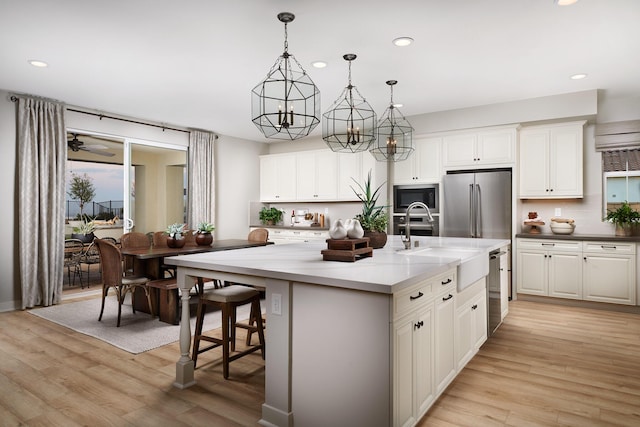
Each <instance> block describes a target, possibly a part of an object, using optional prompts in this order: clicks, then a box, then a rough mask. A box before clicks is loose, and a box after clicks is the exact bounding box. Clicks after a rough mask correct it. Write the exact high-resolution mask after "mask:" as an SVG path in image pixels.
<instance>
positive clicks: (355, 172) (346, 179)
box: [338, 153, 366, 201]
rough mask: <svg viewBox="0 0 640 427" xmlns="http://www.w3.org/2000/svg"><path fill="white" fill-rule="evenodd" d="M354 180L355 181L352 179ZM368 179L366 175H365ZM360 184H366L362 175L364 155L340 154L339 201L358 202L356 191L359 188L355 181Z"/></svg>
mask: <svg viewBox="0 0 640 427" xmlns="http://www.w3.org/2000/svg"><path fill="white" fill-rule="evenodd" d="M352 178H353V179H352ZM365 178H366V174H365ZM354 179H355V180H356V181H358V182H359V183H360V184H362V183H363V182H364V179H363V173H362V153H355V154H352V153H338V199H339V200H355V201H357V200H358V197H357V196H356V193H354V191H353V189H352V187H353V188H355V189H356V190H357V189H358V186H357V185H356V183H355V182H353V180H354Z"/></svg>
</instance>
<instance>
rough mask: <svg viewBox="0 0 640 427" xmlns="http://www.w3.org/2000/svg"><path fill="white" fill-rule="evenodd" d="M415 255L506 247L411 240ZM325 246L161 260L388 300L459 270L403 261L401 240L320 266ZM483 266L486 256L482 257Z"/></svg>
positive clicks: (448, 263)
mask: <svg viewBox="0 0 640 427" xmlns="http://www.w3.org/2000/svg"><path fill="white" fill-rule="evenodd" d="M411 240H412V243H413V242H416V241H418V242H419V247H418V248H417V249H424V248H428V247H454V248H466V249H477V250H479V251H485V252H486V253H487V255H488V253H489V252H491V251H493V250H495V249H499V248H501V247H503V246H505V245H508V244H509V243H510V242H509V240H506V239H467V238H458V237H418V236H412V238H411ZM326 248H327V244H326V242H304V243H297V244H286V245H277V244H276V245H268V246H261V247H255V248H247V249H237V250H232V251H220V252H207V253H200V254H193V255H181V256H176V257H167V258H165V263H167V264H173V265H176V266H178V267H190V268H202V269H207V270H212V271H222V272H225V273H238V274H244V275H250V276H257V277H265V278H273V279H281V280H289V281H297V282H303V283H312V284H318V285H328V286H335V287H342V288H348V289H357V290H364V291H370V292H379V293H387V294H392V293H395V292H398V291H399V290H401V289H403V288H405V287H408V286H411V285H413V284H415V283H418V282H419V281H421V280H425V279H428V278H430V277H433V276H435V275H438V274H441V273H444V272H446V271H447V270H449V269H451V268H454V267H456V266H457V265H458V264H460V259H459V258H455V257H449V256H447V257H437V256H429V257H425V256H407V255H403V254H400V253H398V250H401V249H402V248H404V246H403V244H402V241H401V239H400V236H389V238H388V241H387V244H386V246H385V247H384V248H382V249H374V251H373V256H372V257H368V258H363V259H360V260H357V261H355V262H339V261H323V259H322V254H321V252H320V251H322V250H323V249H326ZM487 262H488V256H487Z"/></svg>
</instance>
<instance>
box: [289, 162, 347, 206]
mask: <svg viewBox="0 0 640 427" xmlns="http://www.w3.org/2000/svg"><path fill="white" fill-rule="evenodd" d="M296 171H297V172H296V177H297V179H296V184H297V191H296V194H297V197H296V198H297V200H308V201H317V200H335V199H336V198H337V188H338V187H337V186H338V159H337V157H336V154H335V153H334V152H333V151H330V150H322V151H311V152H308V153H299V154H298V155H297V156H296Z"/></svg>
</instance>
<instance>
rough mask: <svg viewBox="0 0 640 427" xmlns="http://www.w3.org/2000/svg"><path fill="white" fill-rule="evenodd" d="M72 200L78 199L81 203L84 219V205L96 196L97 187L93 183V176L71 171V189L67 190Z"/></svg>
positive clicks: (81, 212) (81, 215) (81, 216)
mask: <svg viewBox="0 0 640 427" xmlns="http://www.w3.org/2000/svg"><path fill="white" fill-rule="evenodd" d="M67 194H68V195H69V197H71V199H72V200H78V202H79V204H80V218H82V219H84V213H83V210H84V205H85V203H87V202H90V201H92V200H93V198H94V197H95V196H96V189H95V187H94V185H93V182H92V178H91V177H90V176H89V175H87V174H86V173H83V174H82V175H78V174H76V173H73V172H71V181H70V182H69V191H67Z"/></svg>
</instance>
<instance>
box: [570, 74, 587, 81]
mask: <svg viewBox="0 0 640 427" xmlns="http://www.w3.org/2000/svg"><path fill="white" fill-rule="evenodd" d="M585 78H587V75H586V74H584V73H580V74H574V75H573V76H571V79H572V80H582V79H585Z"/></svg>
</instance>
